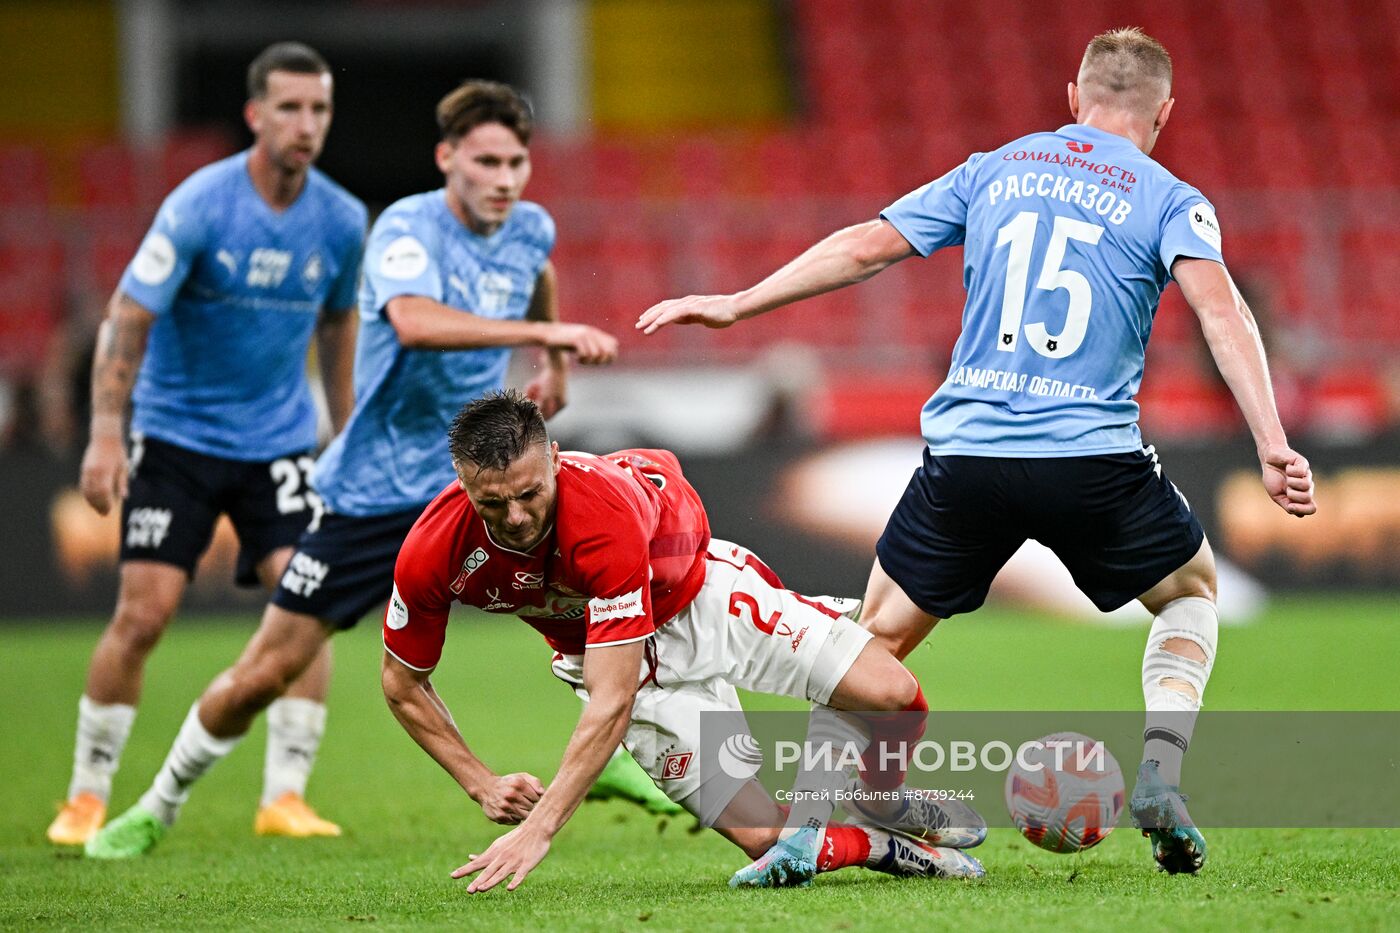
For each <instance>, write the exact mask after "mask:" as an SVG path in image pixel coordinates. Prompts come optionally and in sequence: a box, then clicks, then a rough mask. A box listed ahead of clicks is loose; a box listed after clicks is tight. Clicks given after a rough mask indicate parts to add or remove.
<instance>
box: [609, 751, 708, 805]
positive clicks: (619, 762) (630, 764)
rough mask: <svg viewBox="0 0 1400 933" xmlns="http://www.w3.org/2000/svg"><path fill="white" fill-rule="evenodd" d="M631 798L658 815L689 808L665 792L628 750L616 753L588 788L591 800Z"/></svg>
mask: <svg viewBox="0 0 1400 933" xmlns="http://www.w3.org/2000/svg"><path fill="white" fill-rule="evenodd" d="M613 798H616V799H618V800H630V801H632V802H633V803H638V804H641V805H642V806H644V807H646V808H647V810H648V811H649V812H651V813H655V814H657V815H658V816H676V815H677V814H680V813H684V812H685V808H684V807H682V806H681V805H680V804H678V803H676V802H675V801H673V800H672V799H671V798H670V797H667V796H666V795H665V794H663V793H662V792H661V788H659V787H657V786H656V784H655V783H653V782H652V779H651V778H650V777H648V776H647V773H646V772H645V771H643V770H642V766H641V765H639V764H637V762H635V761H633V760H632V756H631V755H629V754H627V753H626V752H622V753H621V754H618V755H613V756H612V757H611V758H609V759H608V763H607V764H606V765H605V766H604V767H603V772H602V773H601V774H599V775H598V780H596V781H594V782H593V786H592V787H591V788H589V789H588V799H589V800H611V799H613Z"/></svg>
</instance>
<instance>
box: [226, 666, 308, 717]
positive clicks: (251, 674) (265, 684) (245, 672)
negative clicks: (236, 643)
mask: <svg viewBox="0 0 1400 933" xmlns="http://www.w3.org/2000/svg"><path fill="white" fill-rule="evenodd" d="M299 673H301V672H300V671H298V670H294V669H293V668H292V666H291V665H289V664H287V663H286V662H285V659H283V658H281V657H280V656H276V655H274V656H271V657H266V658H261V659H258V660H256V661H254V662H252V663H248V664H244V663H241V662H240V664H239V665H238V667H236V668H235V669H234V674H233V678H234V683H236V684H237V685H238V694H239V700H240V701H241V703H242V704H243V705H244V706H246V707H247V708H250V709H266V708H267V707H268V706H270V705H272V702H273V701H274V700H276V699H277V698H278V697H280V696H282V694H284V693H286V692H287V688H288V687H290V686H291V685H292V681H294V680H296V679H297V675H298V674H299Z"/></svg>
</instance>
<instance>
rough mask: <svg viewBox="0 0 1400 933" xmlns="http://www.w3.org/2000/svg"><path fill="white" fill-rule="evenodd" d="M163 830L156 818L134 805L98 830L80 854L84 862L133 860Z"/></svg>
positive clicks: (153, 841) (149, 848) (154, 841)
mask: <svg viewBox="0 0 1400 933" xmlns="http://www.w3.org/2000/svg"><path fill="white" fill-rule="evenodd" d="M165 829H166V827H165V824H164V823H162V822H161V821H160V819H159V817H157V816H156V815H155V814H154V813H152V812H151V811H150V810H147V809H146V808H145V807H143V806H141V805H140V804H139V803H138V804H136V805H135V806H134V807H132V808H131V809H130V810H127V811H126V812H125V813H123V814H122V815H121V816H119V817H117V818H116V819H115V820H113V821H112V822H110V823H108V824H107V825H106V826H104V827H102V828H101V829H100V830H98V831H97V833H96V834H95V835H94V836H93V837H92V838H91V839H89V840H88V841H87V844H86V845H85V846H83V852H84V853H85V854H86V855H87V857H88V858H100V859H123V858H136V857H137V856H140V855H145V854H146V853H147V852H149V851H151V849H153V848H154V847H155V844H156V843H157V842H160V840H161V838H162V837H163V836H164V835H165Z"/></svg>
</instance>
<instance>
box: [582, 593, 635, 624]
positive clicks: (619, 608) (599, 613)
mask: <svg viewBox="0 0 1400 933" xmlns="http://www.w3.org/2000/svg"><path fill="white" fill-rule="evenodd" d="M645 613H646V610H645V609H644V608H643V607H642V590H641V588H640V587H638V588H637V589H635V590H633V591H632V592H630V593H624V594H623V595H621V596H613V597H610V598H605V599H590V600H589V601H588V622H589V624H590V625H596V624H597V623H599V622H606V621H607V620H609V619H630V618H632V617H634V616H640V615H645Z"/></svg>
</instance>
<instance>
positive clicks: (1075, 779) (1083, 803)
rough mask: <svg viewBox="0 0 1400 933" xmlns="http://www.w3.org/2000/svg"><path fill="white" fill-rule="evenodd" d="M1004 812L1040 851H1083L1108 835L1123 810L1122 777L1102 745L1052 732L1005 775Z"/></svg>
mask: <svg viewBox="0 0 1400 933" xmlns="http://www.w3.org/2000/svg"><path fill="white" fill-rule="evenodd" d="M1006 809H1007V811H1008V812H1009V813H1010V814H1011V819H1012V820H1013V821H1014V822H1015V823H1016V828H1017V829H1019V830H1020V831H1021V834H1022V835H1023V836H1025V837H1026V838H1027V839H1029V840H1030V841H1031V842H1033V843H1035V844H1036V845H1038V846H1040V847H1041V848H1042V849H1049V850H1050V851H1051V852H1078V851H1080V850H1082V849H1088V848H1090V847H1091V846H1095V845H1098V844H1099V843H1100V842H1102V841H1103V839H1104V837H1105V836H1107V835H1108V834H1109V833H1111V832H1113V825H1114V823H1116V822H1117V821H1118V815H1119V814H1120V813H1122V811H1123V772H1122V770H1121V769H1119V767H1118V762H1117V761H1116V760H1114V758H1113V754H1112V753H1111V752H1109V750H1108V748H1107V746H1105V745H1104V744H1103V743H1102V742H1098V741H1096V740H1094V739H1091V738H1089V737H1088V736H1087V735H1081V734H1080V733H1078V732H1056V733H1054V734H1053V735H1047V736H1045V737H1044V738H1042V739H1037V740H1036V741H1035V742H1031V743H1026V744H1025V745H1023V746H1022V747H1021V749H1020V750H1018V753H1017V756H1016V760H1015V762H1014V763H1013V764H1012V766H1011V769H1010V771H1008V772H1007V775H1006Z"/></svg>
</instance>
